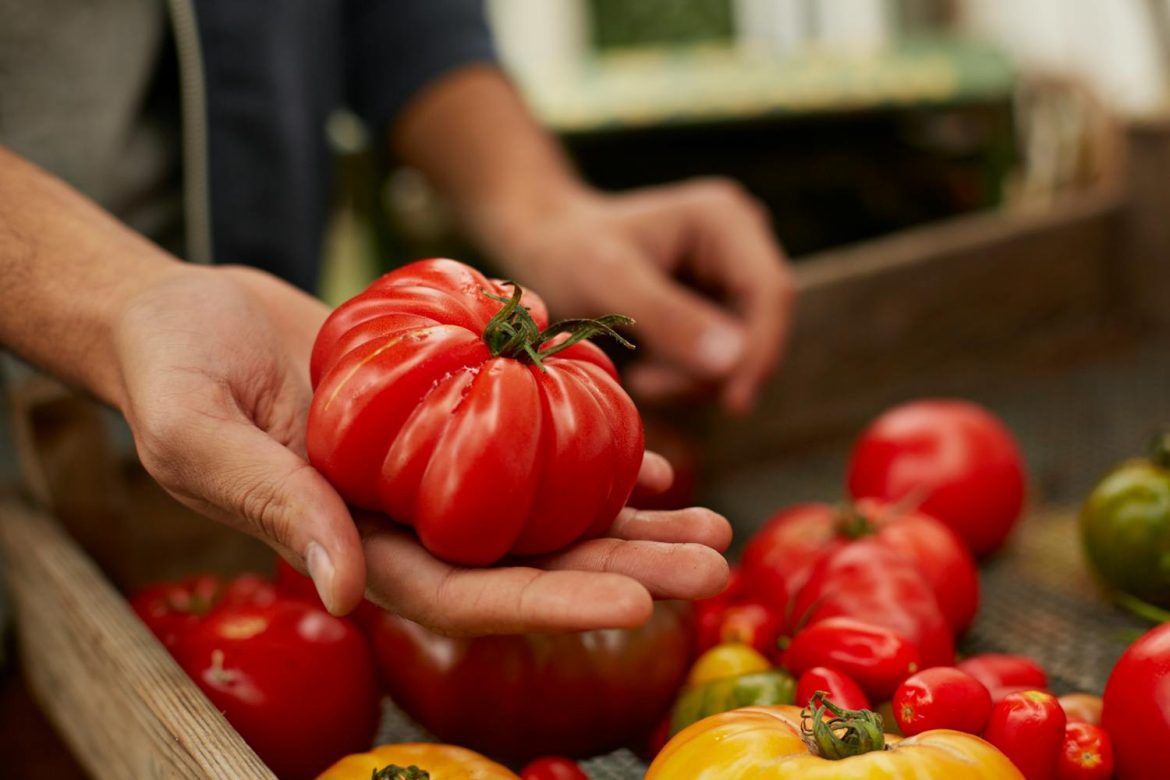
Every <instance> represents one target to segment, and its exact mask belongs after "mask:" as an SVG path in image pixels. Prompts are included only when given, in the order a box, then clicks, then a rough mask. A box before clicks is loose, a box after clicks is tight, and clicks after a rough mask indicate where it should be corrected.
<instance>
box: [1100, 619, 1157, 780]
mask: <svg viewBox="0 0 1170 780" xmlns="http://www.w3.org/2000/svg"><path fill="white" fill-rule="evenodd" d="M1103 699H1104V708H1103V710H1102V712H1101V725H1102V726H1103V727H1104V728H1105V730H1106V731H1107V732H1109V736H1110V737H1112V739H1113V751H1114V754H1115V756H1116V761H1117V775H1116V777H1117V778H1118V780H1156V779H1157V780H1160V779H1161V778H1165V777H1166V769H1167V767H1170V623H1164V624H1162V625H1160V626H1158V627H1157V628H1154V629H1153V630H1151V631H1148V632H1146V633H1145V634H1143V635H1142V636H1141V637H1139V638H1138V640H1137V641H1136V642H1134V643H1133V644H1132V645H1130V646H1129V648H1128V649H1127V650H1126V651H1125V653H1124V654H1123V655H1122V656H1121V660H1119V661H1118V662H1117V666H1115V667H1113V672H1112V673H1111V674H1110V675H1109V682H1108V683H1106V685H1105V695H1104V697H1103Z"/></svg>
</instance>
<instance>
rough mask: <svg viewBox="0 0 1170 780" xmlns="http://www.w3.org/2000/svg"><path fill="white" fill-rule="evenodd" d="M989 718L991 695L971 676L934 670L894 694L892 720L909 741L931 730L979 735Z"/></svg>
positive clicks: (914, 677)
mask: <svg viewBox="0 0 1170 780" xmlns="http://www.w3.org/2000/svg"><path fill="white" fill-rule="evenodd" d="M990 714H991V694H990V693H988V692H987V688H985V687H984V685H983V683H981V682H979V681H978V680H976V679H975V678H974V677H972V676H971V675H969V674H967V673H965V672H961V671H959V670H958V669H955V668H953V667H948V666H936V667H934V668H933V669H924V670H923V671H921V672H918V673H917V674H914V675H911V676H910V677H908V678H907V679H906V681H905V682H904V683H902V684H901V685H900V686H898V691H897V693H895V694H894V718H895V720H897V721H898V728H900V729H901V730H902V733H903V734H905V735H906V736H908V737H912V736H914V735H915V734H921V733H922V732H924V731H930V730H931V729H955V730H956V731H963V732H966V733H967V734H981V733H983V727H984V726H985V725H987V716H988V715H990Z"/></svg>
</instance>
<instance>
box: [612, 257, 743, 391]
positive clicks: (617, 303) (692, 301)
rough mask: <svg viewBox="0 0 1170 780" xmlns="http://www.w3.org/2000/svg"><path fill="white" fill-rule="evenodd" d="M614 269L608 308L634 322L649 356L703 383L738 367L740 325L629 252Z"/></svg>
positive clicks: (648, 262) (741, 339)
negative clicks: (615, 271) (670, 364)
mask: <svg viewBox="0 0 1170 780" xmlns="http://www.w3.org/2000/svg"><path fill="white" fill-rule="evenodd" d="M615 267H617V268H620V269H621V273H620V276H618V277H617V278H612V279H610V280H609V282H608V287H607V290H606V305H607V306H608V307H611V308H613V309H614V311H617V312H620V313H622V314H629V315H630V316H632V317H634V319H635V320H637V326H636V327H637V332H638V333H640V335H641V338H642V340H643V341H644V342H645V343H646V345H647V346H648V347H649V348H650V350H651V351H652V352H653V353H654V354H655V355H658V356H660V357H662V358H665V359H666V360H668V361H669V362H670V363H673V364H675V365H677V366H679V367H681V368H683V369H686V370H687V372H688V373H691V374H693V375H695V376H698V377H701V378H704V379H718V378H721V377H723V376H726V375H727V374H728V373H730V372H731V370H732V369H733V368H735V366H736V365H737V364H738V363H739V360H740V357H741V356H742V354H743V350H744V346H745V339H744V332H743V326H742V325H741V324H740V323H739V321H738V320H737V319H736V318H735V317H734V316H732V315H731V314H729V313H727V312H726V311H724V310H722V309H721V308H719V307H718V306H716V305H715V304H714V303H712V302H711V301H709V300H707V299H705V298H703V297H702V296H700V295H698V294H696V293H695V292H693V291H691V290H689V289H687V288H686V287H684V286H683V285H681V284H679V283H678V282H677V281H675V280H674V279H673V278H671V277H670V276H669V275H667V274H666V273H664V272H663V271H662V270H661V269H659V268H658V266H657V265H655V264H654V263H653V262H650V261H649V260H647V259H645V258H643V257H641V256H638V255H637V254H636V253H633V252H631V256H630V257H628V258H627V259H626V261H625V262H623V263H621V264H620V265H616V266H615Z"/></svg>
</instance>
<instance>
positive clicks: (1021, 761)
mask: <svg viewBox="0 0 1170 780" xmlns="http://www.w3.org/2000/svg"><path fill="white" fill-rule="evenodd" d="M1065 725H1066V723H1065V717H1064V710H1062V709H1061V708H1060V702H1058V701H1057V700H1056V697H1055V696H1053V695H1052V694H1050V693H1043V692H1041V691H1025V692H1023V693H1013V694H1009V695H1008V696H1006V697H1004V699H1003V701H1001V702H1000V703H999V704H996V705H995V706H994V707H992V708H991V716H990V717H989V718H988V720H987V728H986V730H984V732H983V738H984V739H986V740H987V741H988V742H990V743H991V744H993V745H995V746H996V747H997V748H999V749H1000V751H1001V752H1002V753H1003V754H1004V755H1006V756H1007V757H1008V758H1010V759H1011V760H1012V763H1013V764H1015V765H1016V768H1017V769H1019V770H1020V772H1021V773H1023V775H1024V777H1025V778H1026V780H1052V779H1053V778H1055V777H1056V765H1057V761H1058V759H1059V757H1060V754H1061V752H1062V750H1063V749H1064V728H1065Z"/></svg>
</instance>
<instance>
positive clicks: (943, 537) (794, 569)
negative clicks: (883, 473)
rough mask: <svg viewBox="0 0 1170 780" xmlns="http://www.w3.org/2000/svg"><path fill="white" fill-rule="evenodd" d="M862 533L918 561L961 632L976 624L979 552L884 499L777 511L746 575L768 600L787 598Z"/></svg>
mask: <svg viewBox="0 0 1170 780" xmlns="http://www.w3.org/2000/svg"><path fill="white" fill-rule="evenodd" d="M858 539H874V540H876V542H877V543H878V544H879V545H880V546H882V547H885V548H887V549H889V550H891V551H893V552H895V553H897V554H898V555H900V556H902V557H903V558H904V559H905V560H907V561H908V562H910V563H911V564H913V565H914V568H915V569H917V571H918V572H919V573H920V574H921V575H922V576H923V578H924V579H925V580H926V581H927V583H928V584H929V585H930V587H931V590H933V591H934V594H935V597H936V599H937V600H938V604H939V608H940V609H941V610H942V612H943V616H944V617H945V618H946V620H947V623H948V624H949V625H950V627H951V630H952V632H953V633H955V634H961V633H963V632H964V631H965V630H966V629H967V628H968V627H969V626H970V625H971V621H972V620H973V619H974V617H975V612H976V610H977V609H978V606H979V576H978V572H977V571H976V568H975V561H974V559H973V558H972V557H971V553H970V552H968V551H967V549H966V547H965V546H964V545H963V543H962V541H961V540H959V538H958V537H957V536H955V534H954V532H953V531H951V530H950V529H949V528H947V527H946V526H945V525H943V524H942V523H940V522H939V521H937V520H935V519H934V518H931V517H927V516H926V515H923V514H921V513H917V512H909V511H906V510H904V509H901V508H898V507H895V506H893V505H889V504H885V503H883V502H880V501H874V500H870V499H866V500H862V501H859V502H857V503H856V504H855V505H854V506H852V507H844V508H841V507H831V506H829V505H827V504H798V505H795V506H792V507H789V508H787V509H783V510H781V511H779V512H777V513H776V514H775V515H773V516H772V517H771V518H770V519H769V520H768V522H766V523H765V524H764V526H763V527H762V528H761V529H760V530H759V531H757V532H756V533H755V535H753V536H752V538H751V540H749V542H748V544H747V547H746V548H745V549H744V554H743V567H742V568H743V576H744V579H745V580H746V581H747V583H748V587H749V589H750V590H751V591H752V592H754V593H756V594H758V596H759V598H760V599H761V600H762V601H763V602H764V603H765V604H783V603H785V600H786V599H787V598H788V597H789V596H792V595H795V594H797V593H799V591H800V589H801V588H802V587H803V586H804V584H805V583H806V582H807V581H808V578H809V576H810V574H811V571H812V568H813V566H814V565H816V564H817V563H818V562H820V561H821V560H822V559H824V558H826V557H829V556H832V555H835V554H837V553H838V552H839V551H840V550H842V549H844V548H845V547H847V546H849V545H850V544H852V543H853V542H855V541H856V540H858Z"/></svg>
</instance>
